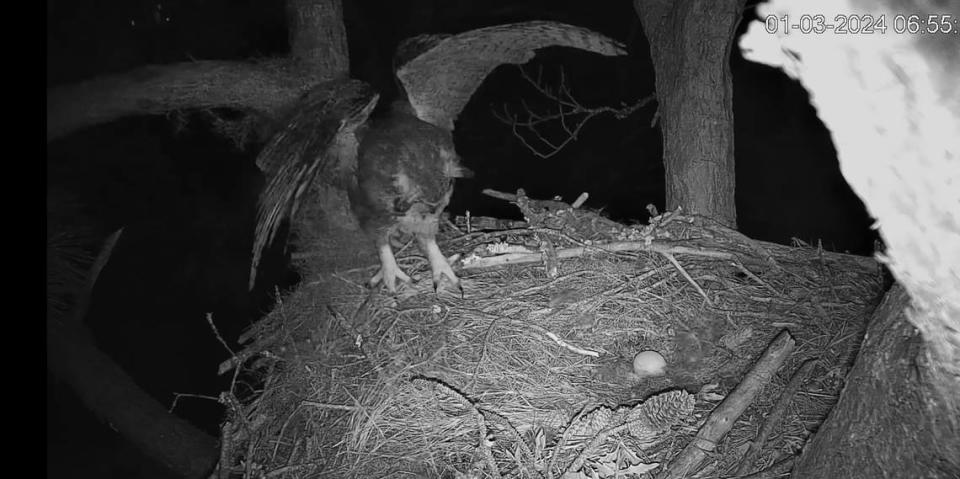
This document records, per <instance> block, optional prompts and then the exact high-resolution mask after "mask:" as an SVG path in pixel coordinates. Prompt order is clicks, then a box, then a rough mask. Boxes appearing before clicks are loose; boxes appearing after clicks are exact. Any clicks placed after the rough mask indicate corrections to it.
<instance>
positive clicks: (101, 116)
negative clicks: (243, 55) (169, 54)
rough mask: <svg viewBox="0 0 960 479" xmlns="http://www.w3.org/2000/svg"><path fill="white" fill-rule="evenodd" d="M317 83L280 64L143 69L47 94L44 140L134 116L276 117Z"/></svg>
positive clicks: (200, 64)
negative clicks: (224, 113)
mask: <svg viewBox="0 0 960 479" xmlns="http://www.w3.org/2000/svg"><path fill="white" fill-rule="evenodd" d="M316 81H317V79H316V78H313V77H310V76H308V75H305V74H303V73H301V71H300V70H298V69H297V68H294V67H292V66H291V65H290V64H289V62H287V61H283V60H268V61H264V62H259V63H244V62H229V61H202V62H189V63H177V64H173V65H165V66H147V67H144V68H140V69H137V70H133V71H130V72H127V73H124V74H119V75H109V76H101V77H97V78H93V79H91V80H87V81H85V82H81V83H77V84H72V85H67V86H62V87H54V88H52V89H50V90H48V91H47V141H48V142H49V141H52V140H55V139H57V138H60V137H62V136H64V135H66V134H69V133H71V132H73V131H75V130H78V129H81V128H84V127H89V126H93V125H98V124H102V123H106V122H109V121H112V120H116V119H118V118H121V117H123V116H128V115H135V114H164V113H168V112H170V111H175V110H179V109H186V108H200V109H206V108H217V107H233V108H237V109H244V110H255V111H258V112H262V113H264V114H267V115H269V116H274V115H275V114H276V112H277V111H278V110H281V109H282V108H283V107H285V106H286V105H288V104H289V103H291V102H293V101H295V100H296V99H297V97H298V96H299V95H300V93H301V92H303V91H305V90H306V89H307V88H308V87H309V86H310V85H311V84H312V83H314V82H316Z"/></svg>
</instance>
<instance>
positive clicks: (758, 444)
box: [736, 360, 816, 476]
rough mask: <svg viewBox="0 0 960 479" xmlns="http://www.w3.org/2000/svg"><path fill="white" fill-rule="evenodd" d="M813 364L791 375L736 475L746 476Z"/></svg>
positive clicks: (807, 362)
mask: <svg viewBox="0 0 960 479" xmlns="http://www.w3.org/2000/svg"><path fill="white" fill-rule="evenodd" d="M815 364H816V362H815V361H813V360H809V361H806V362H804V363H803V364H801V365H800V368H799V369H797V372H796V373H794V374H793V378H792V379H790V383H789V384H787V387H786V389H784V390H783V392H782V393H781V394H780V398H779V399H777V403H776V404H774V405H773V409H771V410H770V412H769V413H767V417H766V419H765V420H764V423H763V426H762V427H761V428H760V432H758V433H757V437H756V438H755V439H754V440H753V442H751V443H750V448H749V449H747V453H746V454H744V455H743V460H742V461H741V462H740V466H739V467H737V472H736V475H738V476H741V475H744V474H746V473H747V471H749V470H750V468H751V467H752V466H753V463H754V462H756V460H757V457H759V456H760V451H762V450H763V446H764V444H766V443H767V438H768V437H770V434H771V433H773V428H775V427H777V425H779V424H780V419H781V418H782V417H783V413H784V412H785V411H786V410H787V406H788V405H789V404H790V401H791V400H792V399H793V396H795V395H796V394H797V391H799V390H800V385H801V384H803V380H804V379H806V377H807V375H808V374H810V370H811V369H813V366H814V365H815Z"/></svg>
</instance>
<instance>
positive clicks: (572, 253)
mask: <svg viewBox="0 0 960 479" xmlns="http://www.w3.org/2000/svg"><path fill="white" fill-rule="evenodd" d="M590 251H604V252H607V253H622V252H624V251H649V252H654V253H661V254H690V255H695V256H702V257H710V258H716V259H722V260H729V261H733V260H734V259H736V255H734V254H733V253H726V252H722V251H712V250H706V249H701V248H694V247H690V246H676V245H667V244H663V243H656V242H653V243H649V244H648V243H646V242H643V241H620V242H616V243H606V244H594V245H590V246H579V247H574V248H563V249H558V250H557V259H569V258H579V257H581V256H584V255H585V254H587V253H588V252H590ZM541 261H543V253H541V252H540V251H531V252H529V253H506V254H500V255H496V256H488V257H485V258H480V257H476V258H468V259H467V260H465V261H464V263H463V269H477V268H491V267H494V266H503V265H511V264H525V263H539V262H541Z"/></svg>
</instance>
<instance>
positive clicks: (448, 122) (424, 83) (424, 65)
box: [393, 21, 627, 131]
mask: <svg viewBox="0 0 960 479" xmlns="http://www.w3.org/2000/svg"><path fill="white" fill-rule="evenodd" d="M550 46H563V47H571V48H578V49H581V50H586V51H590V52H594V53H599V54H601V55H606V56H615V55H625V54H626V53H627V51H626V49H625V48H624V46H623V44H621V43H620V42H617V41H616V40H613V39H611V38H609V37H607V36H605V35H603V34H600V33H597V32H594V31H592V30H588V29H586V28H582V27H577V26H573V25H567V24H564V23H557V22H545V21H534V22H524V23H512V24H508V25H500V26H495V27H487V28H480V29H477V30H471V31H468V32H464V33H461V34H458V35H419V36H416V37H412V38H409V39H407V40H404V41H403V42H402V43H401V44H400V46H399V47H397V51H396V53H395V54H394V61H393V65H394V70H395V71H396V75H397V78H398V79H399V80H400V83H401V84H402V85H403V88H404V90H405V91H406V94H407V99H408V100H409V102H410V105H411V106H412V107H413V110H414V111H415V112H416V115H417V117H418V118H420V119H421V120H423V121H426V122H428V123H431V124H433V125H435V126H438V127H440V128H444V129H447V130H451V131H452V130H453V121H454V120H455V119H456V118H457V116H458V115H459V114H460V112H461V111H462V110H463V107H464V106H466V104H467V102H468V101H469V100H470V97H471V96H472V95H473V92H474V91H476V89H477V87H479V86H480V83H482V82H483V80H484V78H486V77H487V75H488V74H490V72H491V71H493V69H494V68H496V67H497V66H499V65H502V64H504V63H514V64H522V63H526V62H528V61H530V59H531V58H533V56H534V54H535V53H536V50H538V49H540V48H545V47H550Z"/></svg>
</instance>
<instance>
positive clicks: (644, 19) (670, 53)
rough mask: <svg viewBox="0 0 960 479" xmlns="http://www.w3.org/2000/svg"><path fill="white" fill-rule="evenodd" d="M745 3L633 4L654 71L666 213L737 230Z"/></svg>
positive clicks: (637, 0)
mask: <svg viewBox="0 0 960 479" xmlns="http://www.w3.org/2000/svg"><path fill="white" fill-rule="evenodd" d="M744 3H745V0H634V4H633V5H634V8H635V9H636V11H637V15H638V16H639V17H640V23H641V24H642V26H643V30H644V32H645V33H646V35H647V39H648V41H649V43H650V56H651V58H652V59H653V68H654V72H655V73H656V77H657V78H656V91H657V101H658V103H659V115H660V129H661V131H662V133H663V163H664V169H665V170H666V178H665V180H666V200H667V203H666V207H667V209H668V210H672V209H675V208H677V207H683V208H684V209H685V210H686V211H687V212H689V213H696V214H701V215H705V216H709V217H711V218H713V219H716V220H717V221H720V222H721V223H723V224H724V225H727V226H730V227H733V228H735V227H736V223H737V212H736V206H735V204H734V187H735V179H734V158H733V80H732V77H731V75H730V49H731V48H732V45H733V35H734V32H735V30H736V28H737V24H738V23H739V22H740V17H741V14H742V12H743V5H744Z"/></svg>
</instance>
